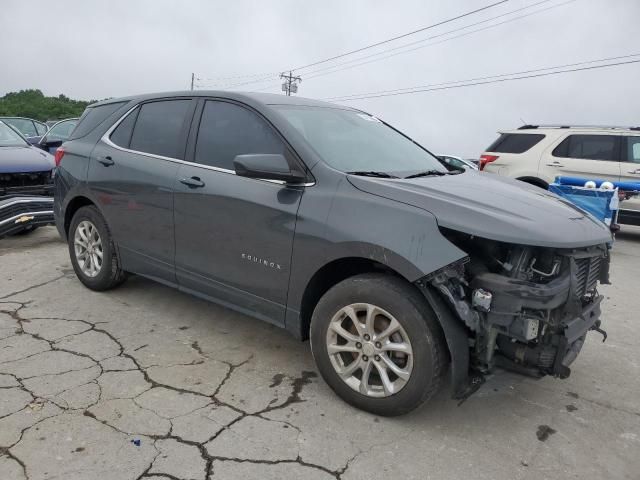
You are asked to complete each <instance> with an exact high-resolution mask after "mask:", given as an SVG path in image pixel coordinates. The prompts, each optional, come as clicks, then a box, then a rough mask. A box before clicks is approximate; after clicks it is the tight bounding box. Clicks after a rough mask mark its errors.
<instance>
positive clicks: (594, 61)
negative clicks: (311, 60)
mask: <svg viewBox="0 0 640 480" xmlns="http://www.w3.org/2000/svg"><path fill="white" fill-rule="evenodd" d="M637 56H640V53H633V54H629V55H620V56H617V57H607V58H600V59H597V60H586V61H583V62H576V63H567V64H564V65H554V66H553V67H542V68H534V69H530V70H522V71H519V72H511V73H501V74H498V75H489V76H484V77H475V78H467V79H465V80H453V81H449V82H443V83H431V84H428V85H417V86H414V87H405V88H395V89H392V90H378V91H375V92H366V93H356V94H350V95H340V96H335V97H327V98H324V99H323V100H329V101H341V100H349V99H350V98H351V97H360V96H362V95H378V94H381V93H395V92H402V91H406V90H415V89H419V88H431V87H439V86H443V85H454V84H456V83H469V82H476V81H478V80H490V79H495V78H501V77H510V76H514V75H525V74H528V73H536V72H543V71H545V70H556V69H559V68H569V67H577V66H579V65H589V64H592V63H602V62H610V61H613V60H622V59H626V58H633V57H637ZM408 93H410V92H408Z"/></svg>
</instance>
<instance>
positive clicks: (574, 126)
mask: <svg viewBox="0 0 640 480" xmlns="http://www.w3.org/2000/svg"><path fill="white" fill-rule="evenodd" d="M536 128H600V129H611V130H640V127H624V126H616V125H522V126H521V127H518V130H535V129H536Z"/></svg>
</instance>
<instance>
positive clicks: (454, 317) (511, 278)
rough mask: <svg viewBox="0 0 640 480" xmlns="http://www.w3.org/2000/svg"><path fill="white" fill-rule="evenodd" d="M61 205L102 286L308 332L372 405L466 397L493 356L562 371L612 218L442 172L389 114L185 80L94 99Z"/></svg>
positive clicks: (334, 376) (591, 322) (318, 354)
mask: <svg viewBox="0 0 640 480" xmlns="http://www.w3.org/2000/svg"><path fill="white" fill-rule="evenodd" d="M58 156H59V158H61V163H60V166H59V169H58V173H57V174H56V177H55V184H56V193H55V214H56V224H57V226H58V229H59V231H60V233H61V234H62V235H63V236H65V237H66V238H67V239H68V244H69V252H70V256H71V262H72V264H73V268H74V270H75V272H76V274H77V276H78V278H79V279H80V281H81V282H82V283H84V285H86V286H87V287H89V288H91V289H93V290H106V289H109V288H113V287H115V286H117V285H119V284H120V283H122V282H123V281H124V279H125V278H126V276H127V273H135V274H138V275H142V276H145V277H147V278H150V279H153V280H157V281H159V282H162V283H164V284H166V285H170V286H173V287H175V288H178V289H180V290H182V291H184V292H188V293H191V294H194V295H197V296H199V297H202V298H205V299H208V300H212V301H214V302H218V303H220V304H222V305H225V306H227V307H230V308H233V309H236V310H238V311H240V312H243V313H246V314H248V315H253V316H255V317H257V318H260V319H262V320H265V321H267V322H270V323H273V324H275V325H278V326H281V327H284V328H286V329H287V330H289V331H290V332H291V333H292V334H294V335H295V336H297V337H298V338H301V339H305V338H308V337H310V340H311V347H312V352H313V356H314V358H315V360H316V363H317V366H318V369H319V370H320V372H321V374H322V376H323V377H324V379H325V380H326V381H327V383H328V384H329V385H330V386H331V387H332V388H333V389H334V390H335V391H336V392H337V393H338V394H339V395H340V396H341V397H342V398H343V399H345V400H346V401H347V402H349V403H351V404H353V405H355V406H357V407H359V408H362V409H365V410H368V411H370V412H374V413H377V414H381V415H397V414H401V413H404V412H407V411H409V410H411V409H413V408H415V407H416V406H417V405H419V404H420V403H421V402H423V401H425V400H426V399H428V398H429V397H431V396H432V395H433V394H434V392H435V391H436V390H437V389H438V387H439V385H440V382H441V379H442V377H443V375H444V374H445V372H446V371H447V368H448V365H449V364H450V365H451V367H450V368H451V379H452V382H453V395H454V397H456V398H465V397H466V396H467V395H469V394H470V393H471V392H473V391H474V390H475V389H476V388H477V387H478V386H479V385H480V383H481V379H482V375H484V374H485V373H487V372H490V371H492V369H494V368H495V367H506V368H511V369H513V370H515V371H518V372H520V373H523V374H527V375H532V376H535V377H540V376H543V375H553V376H556V377H561V378H564V377H567V376H568V375H569V373H570V369H569V365H570V364H571V362H572V361H573V360H574V359H575V357H576V355H577V354H578V352H579V351H580V348H581V347H582V344H583V342H584V340H585V336H586V334H587V332H588V331H589V330H594V329H599V327H600V320H599V316H600V302H601V300H602V296H601V295H599V294H598V292H597V289H596V287H597V284H598V281H601V282H606V281H607V273H608V265H609V263H608V261H609V257H608V253H607V252H608V250H607V243H608V242H610V241H611V234H610V233H609V230H608V229H607V228H606V227H605V226H604V225H603V224H602V223H600V222H598V221H597V220H595V219H594V218H592V217H590V216H589V215H588V214H586V213H584V212H582V211H580V210H578V209H576V208H575V207H573V206H571V205H570V204H567V203H566V202H564V201H562V200H561V199H559V198H558V197H556V196H554V195H552V194H549V193H545V192H542V191H540V190H539V189H536V188H534V187H531V188H526V186H525V185H523V184H521V182H517V181H508V180H507V181H505V180H503V179H500V178H496V177H491V176H486V175H485V176H481V175H479V174H476V173H475V172H472V171H466V172H462V171H459V170H458V171H455V172H449V171H447V169H445V168H444V166H443V165H442V164H441V163H440V162H439V161H438V160H437V159H436V158H435V157H434V156H433V155H432V154H431V153H429V152H428V151H427V150H426V149H424V148H423V147H421V146H420V145H418V144H417V143H416V142H415V141H413V140H412V139H410V138H409V137H407V136H405V135H403V134H402V133H400V132H399V131H397V130H395V129H393V128H392V127H390V126H389V125H387V124H386V123H384V122H383V121H381V120H379V119H378V118H376V117H374V116H372V115H369V114H367V113H364V112H362V111H359V110H354V109H350V108H346V107H342V106H337V105H332V104H329V103H324V102H319V101H314V100H306V99H302V98H296V97H288V96H280V95H270V94H243V93H236V92H232V93H231V92H205V91H202V92H181V93H169V94H158V95H146V96H138V97H130V98H124V99H115V100H108V101H103V102H99V103H96V104H94V105H92V106H90V107H89V108H88V109H87V110H86V111H85V113H84V114H83V117H82V118H81V119H80V122H79V123H78V126H77V127H76V129H75V130H74V132H73V134H72V135H71V137H70V139H69V140H68V141H67V142H66V143H65V145H64V146H63V147H61V149H59V150H58Z"/></svg>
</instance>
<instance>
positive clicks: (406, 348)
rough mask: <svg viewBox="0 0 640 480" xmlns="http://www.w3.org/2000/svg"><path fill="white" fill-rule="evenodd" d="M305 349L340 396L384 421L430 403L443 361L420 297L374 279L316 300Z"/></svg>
mask: <svg viewBox="0 0 640 480" xmlns="http://www.w3.org/2000/svg"><path fill="white" fill-rule="evenodd" d="M311 348H312V352H313V356H314V358H315V361H316V364H317V365H318V369H319V370H320V373H321V375H322V376H323V378H324V379H325V381H326V382H327V383H328V384H329V386H330V387H331V388H332V389H333V390H334V391H335V392H336V393H337V394H338V395H339V396H340V397H342V398H343V399H344V400H345V401H346V402H348V403H350V404H351V405H353V406H355V407H358V408H360V409H362V410H366V411H368V412H371V413H375V414H378V415H384V416H395V415H402V414H404V413H407V412H409V411H411V410H413V409H414V408H416V407H417V406H419V405H420V404H422V403H423V402H425V401H427V400H428V399H429V398H431V397H432V396H433V394H434V393H435V392H436V391H437V390H438V388H439V385H440V380H441V377H442V374H443V370H444V368H445V363H446V350H445V349H446V346H445V344H444V340H443V336H442V331H441V330H440V326H439V325H438V323H437V321H436V320H435V316H434V313H433V311H432V310H431V308H430V307H429V305H428V304H427V302H426V301H425V299H424V298H423V297H422V295H421V294H420V293H419V292H418V291H416V290H415V288H414V287H413V286H412V285H410V284H408V283H407V282H406V281H404V280H402V279H399V278H396V277H392V276H389V275H381V274H364V275H358V276H355V277H351V278H348V279H346V280H344V281H342V282H340V283H339V284H337V285H335V286H334V287H332V288H331V289H330V290H329V291H328V292H327V293H326V294H325V295H324V296H323V297H322V298H321V299H320V301H319V302H318V305H317V306H316V308H315V311H314V313H313V317H312V320H311Z"/></svg>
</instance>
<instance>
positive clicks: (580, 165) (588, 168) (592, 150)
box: [541, 134, 621, 182]
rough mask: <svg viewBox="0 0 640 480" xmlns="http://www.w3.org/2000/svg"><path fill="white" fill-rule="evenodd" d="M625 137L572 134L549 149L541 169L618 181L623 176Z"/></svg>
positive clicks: (552, 174) (559, 173) (554, 173)
mask: <svg viewBox="0 0 640 480" xmlns="http://www.w3.org/2000/svg"><path fill="white" fill-rule="evenodd" d="M620 151H621V137H620V136H618V135H593V134H570V135H568V136H567V137H565V138H564V139H563V140H562V141H560V142H559V143H558V144H557V145H555V146H552V147H551V148H549V150H548V151H547V152H545V155H544V158H543V159H542V162H541V163H543V164H544V167H543V166H541V170H542V169H543V168H544V171H545V173H546V174H547V175H551V176H554V177H555V176H558V175H564V176H569V177H581V178H587V179H602V180H609V181H614V182H617V181H618V180H619V179H620Z"/></svg>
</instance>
